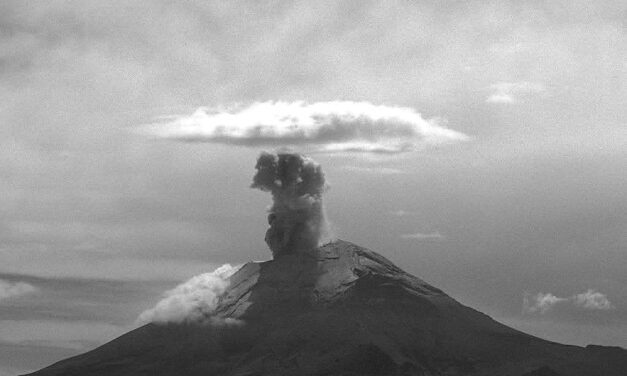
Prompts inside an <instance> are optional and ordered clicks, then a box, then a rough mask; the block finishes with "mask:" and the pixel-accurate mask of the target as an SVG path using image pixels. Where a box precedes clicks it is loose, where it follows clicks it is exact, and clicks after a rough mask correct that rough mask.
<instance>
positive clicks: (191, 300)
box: [138, 264, 239, 323]
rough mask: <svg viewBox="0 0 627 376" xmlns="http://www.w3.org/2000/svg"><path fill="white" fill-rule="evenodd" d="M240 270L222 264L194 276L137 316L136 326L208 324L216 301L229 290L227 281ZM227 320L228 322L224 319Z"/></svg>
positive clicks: (210, 321)
mask: <svg viewBox="0 0 627 376" xmlns="http://www.w3.org/2000/svg"><path fill="white" fill-rule="evenodd" d="M237 270H239V266H231V265H230V264H224V265H222V266H221V267H219V268H217V269H216V270H214V271H212V272H210V273H204V274H200V275H197V276H195V277H193V278H191V279H189V280H188V281H187V282H184V283H181V284H180V285H178V286H176V287H175V288H173V289H172V290H169V291H166V292H165V293H164V297H163V299H161V301H159V302H158V303H157V305H155V306H154V307H153V308H150V309H148V310H146V311H144V312H142V313H141V314H140V315H139V318H138V321H139V322H154V323H167V322H175V323H181V322H209V323H214V322H215V321H216V319H215V318H214V317H213V316H212V314H213V313H214V311H215V308H216V307H217V304H218V298H219V297H220V295H221V294H222V293H223V292H224V291H226V289H227V287H228V286H229V277H230V276H232V275H233V274H234V273H235V272H236V271H237ZM227 320H228V319H227Z"/></svg>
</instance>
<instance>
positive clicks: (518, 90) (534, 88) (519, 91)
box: [486, 81, 546, 103]
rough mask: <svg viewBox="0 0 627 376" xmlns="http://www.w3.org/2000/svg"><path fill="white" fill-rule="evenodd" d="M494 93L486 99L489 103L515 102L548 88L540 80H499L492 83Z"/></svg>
mask: <svg viewBox="0 0 627 376" xmlns="http://www.w3.org/2000/svg"><path fill="white" fill-rule="evenodd" d="M490 90H491V91H492V93H491V94H490V96H488V98H487V99H486V102H488V103H514V102H516V101H517V100H518V99H519V98H520V97H521V96H523V95H529V94H537V93H541V92H544V91H545V90H546V88H545V86H544V85H543V84H542V83H539V82H528V81H521V82H497V83H495V84H493V85H490Z"/></svg>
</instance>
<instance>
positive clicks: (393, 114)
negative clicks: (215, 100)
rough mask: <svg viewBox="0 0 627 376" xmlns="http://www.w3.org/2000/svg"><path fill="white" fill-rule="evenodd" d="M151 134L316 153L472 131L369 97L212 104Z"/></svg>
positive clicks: (403, 144)
mask: <svg viewBox="0 0 627 376" xmlns="http://www.w3.org/2000/svg"><path fill="white" fill-rule="evenodd" d="M144 130H145V131H147V132H148V133H149V134H152V135H155V136H157V137H161V138H168V139H175V140H181V141H188V142H214V143H224V144H235V145H246V146H308V147H309V149H310V150H311V151H316V152H344V151H352V152H367V153H400V152H406V151H412V150H416V149H418V148H420V147H422V146H429V145H441V144H447V143H452V142H459V141H463V140H466V139H467V138H468V136H466V135H465V134H463V133H460V132H457V131H454V130H452V129H448V128H446V127H444V126H443V125H440V124H438V121H437V120H435V119H430V120H425V119H424V118H423V117H422V116H421V115H420V114H419V113H418V112H416V111H415V110H414V109H412V108H409V107H395V106H384V105H374V104H372V103H369V102H350V101H333V102H316V103H306V102H303V101H296V102H256V103H253V104H251V105H249V106H246V107H241V106H240V107H233V108H206V107H202V108H199V109H198V110H196V112H194V113H193V114H191V115H186V116H175V117H169V118H167V119H166V120H164V121H162V122H157V123H154V124H149V125H147V126H145V127H144Z"/></svg>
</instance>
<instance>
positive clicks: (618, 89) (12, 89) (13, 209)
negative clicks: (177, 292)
mask: <svg viewBox="0 0 627 376" xmlns="http://www.w3.org/2000/svg"><path fill="white" fill-rule="evenodd" d="M626 20H627V4H626V3H625V2H624V1H619V0H616V1H535V0H531V1H511V2H510V1H446V2H440V1H438V2H436V1H411V2H410V1H398V2H395V1H385V2H383V1H382V2H370V1H363V0H355V1H344V2H323V1H315V2H300V3H299V2H294V3H291V2H279V1H254V2H253V1H251V2H244V1H229V2H206V1H198V2H194V1H188V2H177V3H175V4H173V3H171V2H169V1H163V2H160V1H150V2H137V1H119V2H115V1H106V2H103V1H81V2H69V1H45V2H35V1H2V2H1V3H0V375H2V376H5V374H7V375H9V374H14V373H16V372H22V371H26V370H33V369H36V368H38V367H42V366H45V365H48V364H50V363H51V362H54V361H57V360H60V359H62V358H65V357H67V356H71V355H74V354H78V353H81V352H84V351H86V350H88V349H91V348H94V347H95V346H97V345H99V344H102V343H104V342H106V341H108V340H110V339H113V338H115V337H116V336H118V335H120V334H122V333H124V332H125V331H127V330H129V329H131V328H133V327H134V325H135V319H136V318H137V316H138V315H139V314H140V313H141V312H142V311H144V310H146V309H148V308H150V307H151V306H153V305H154V304H155V302H157V301H158V300H159V299H160V297H161V293H162V292H163V291H164V290H167V289H169V288H172V287H173V286H175V285H176V284H178V283H179V282H181V281H183V280H185V279H187V278H189V277H191V276H193V275H196V274H198V273H201V272H207V271H211V270H213V269H215V268H216V267H217V266H219V265H222V264H224V263H232V264H238V263H243V262H246V261H248V260H264V259H268V258H270V252H269V250H268V249H267V247H266V244H265V243H264V240H263V238H264V233H265V230H266V225H267V224H266V213H265V211H266V209H267V207H268V205H269V204H270V197H269V195H267V194H265V193H263V192H260V191H257V190H252V189H250V188H249V187H250V183H251V179H252V176H253V173H254V165H255V160H256V158H257V156H258V155H259V153H260V152H261V151H262V150H268V151H273V150H275V149H276V148H278V147H281V146H284V145H282V142H283V141H285V140H282V139H281V138H280V137H274V136H272V135H270V137H269V138H268V137H267V138H266V139H263V140H261V141H260V142H257V141H255V140H253V141H255V142H252V141H251V142H247V141H246V140H248V138H247V137H248V136H247V134H246V132H247V131H248V130H249V129H253V128H254V126H255V124H253V123H250V124H249V123H246V122H242V123H240V122H239V120H240V118H238V117H237V116H240V115H241V116H244V115H242V112H244V114H249V115H250V114H252V115H255V114H258V113H259V112H255V111H258V108H257V107H255V106H259V105H262V106H264V105H265V106H267V107H268V106H269V109H268V108H265V110H264V111H275V110H276V111H277V114H278V115H276V116H277V118H281V119H282V117H281V116H283V114H284V112H282V111H288V110H289V111H300V112H299V115H298V116H296V117H295V119H297V120H298V119H301V120H302V119H309V118H310V117H311V116H312V115H311V114H312V113H314V114H319V111H322V112H323V113H324V114H327V112H324V111H331V112H332V113H335V112H337V111H339V112H341V111H344V108H345V107H346V106H349V107H350V105H351V104H353V105H356V104H361V105H362V106H366V107H363V108H361V107H360V108H361V110H359V111H365V112H366V113H368V114H378V113H380V111H382V108H393V109H396V110H394V111H401V112H403V111H404V112H403V113H404V114H405V115H407V116H408V119H409V118H411V119H413V120H411V121H409V120H408V122H406V123H404V124H405V125H403V127H398V128H395V129H396V130H395V131H394V132H399V133H393V136H394V137H396V136H398V135H407V134H409V135H410V136H411V137H412V142H411V143H409V144H405V143H402V144H401V143H398V140H399V138H398V137H397V138H394V139H391V140H389V139H384V140H383V141H381V140H380V139H378V138H376V139H374V140H370V141H371V142H370V141H369V142H370V143H368V144H367V145H366V146H364V145H363V144H359V145H357V147H355V145H354V144H353V143H352V141H353V139H352V138H350V137H352V136H350V134H349V136H346V135H347V133H342V132H340V133H338V134H331V135H329V134H328V133H325V132H322V133H320V132H318V130H314V131H315V132H318V133H315V132H314V133H313V136H311V137H304V138H302V139H299V138H298V137H300V136H302V135H300V136H298V135H297V136H295V138H294V137H292V138H290V137H291V136H292V135H290V134H288V136H289V137H288V141H289V142H290V143H295V144H297V145H296V146H294V150H297V151H303V152H307V153H311V155H312V156H313V158H315V159H316V160H317V161H318V162H320V163H321V164H322V166H323V169H324V171H325V172H326V176H327V179H328V181H329V184H330V186H331V188H330V190H329V191H328V193H327V194H326V195H325V202H326V205H327V212H328V217H329V219H330V221H331V222H332V223H333V226H334V230H335V233H336V235H337V236H338V237H339V238H342V239H345V240H349V241H352V242H355V243H358V244H360V245H363V246H366V247H368V248H371V249H373V250H375V251H378V252H380V253H381V254H383V255H384V256H386V257H387V258H389V259H391V260H392V261H393V262H394V263H396V264H397V265H400V266H402V267H403V268H404V269H406V270H407V271H408V272H410V273H413V274H415V275H417V276H419V277H420V278H423V279H425V280H426V281H428V282H430V283H431V284H433V285H435V286H437V287H439V288H441V289H443V290H444V291H445V292H447V293H448V294H449V295H451V296H452V297H454V298H455V299H458V300H459V301H460V302H462V303H464V304H467V305H470V306H472V307H474V308H476V309H479V310H480V311H483V312H485V313H487V314H489V315H491V316H492V317H494V318H495V319H497V320H499V321H501V322H504V323H506V324H508V325H511V326H513V327H515V328H519V329H522V330H524V331H526V332H528V333H531V334H535V335H539V336H541V337H543V338H548V339H551V340H555V341H561V342H566V343H572V344H579V345H585V344H588V343H596V344H605V345H620V346H624V347H627V273H625V270H627V198H626V197H627V194H626V193H627V174H626V173H625V171H626V170H627V129H626V124H625V121H626V120H625V119H627V116H626V115H627V111H626V108H627V105H626V99H627V63H626V62H627V48H626V46H627V43H626V42H627V35H626V32H625V26H626ZM327 102H334V103H335V102H337V103H340V102H341V103H343V105H340V106H339V107H333V109H332V110H328V108H327V107H324V106H326V105H325V103H327ZM349 102H350V103H349ZM276 103H282V105H285V106H287V107H289V106H292V107H289V108H291V109H288V110H285V108H281V109H276V108H274V107H273V106H275V104H276ZM321 103H322V104H321ZM337 103H336V104H337ZM364 103H365V104H364ZM327 105H328V104H327ZM308 106H309V107H308ZM311 106H314V107H311ZM315 106H318V107H315ZM320 106H322V107H320ZM368 106H371V107H368ZM377 106H379V107H377ZM380 106H386V107H380ZM294 108H295V109H294ZM312 108H314V109H315V111H314V110H312ZM321 108H323V109H321ZM377 108H378V110H377ZM399 108H400V109H399ZM199 109H200V110H199ZM262 109H263V108H262ZM246 111H248V112H246ZM312 111H313V112H312ZM333 111H335V112H333ZM264 113H265V112H264ZM216 114H217V115H224V114H226V115H228V116H235V118H234V119H235V120H237V121H235V124H238V126H241V127H242V128H241V129H240V130H239V131H241V132H240V133H237V134H236V135H235V136H237V137H240V136H242V134H243V135H244V136H242V137H244V139H245V140H244V141H242V140H239V139H238V140H239V141H238V142H232V141H233V140H232V137H231V136H233V135H231V134H227V135H226V137H218V139H216V137H214V136H215V134H214V133H211V132H208V131H206V126H207V124H209V123H210V124H213V123H211V121H213V120H215V119H214V118H215V116H217V115H216ZM405 115H403V116H405ZM290 116H291V115H290ZM301 116H302V117H301ZM316 116H317V115H316ZM324 116H326V115H324ZM368 116H370V115H368ZM372 116H375V115H372ZM399 116H400V115H399ZM199 119H200V120H199ZM229 119H230V118H229ZM377 121H378V120H377ZM207 122H208V123H207ZM369 124H370V125H372V124H375V126H381V127H390V126H391V125H390V123H389V122H387V120H385V119H384V120H381V122H380V123H377V122H376V121H375V122H374V123H369ZM408 124H409V125H408ZM155 125H157V126H161V128H159V129H161V130H166V131H167V132H165V131H164V132H165V133H163V132H161V133H159V132H154V129H152V128H151V129H152V130H153V132H152V133H151V132H147V131H146V127H147V126H148V127H154V126H155ZM214 125H215V124H214ZM184 126H186V127H187V128H185V127H184ZM190 127H191V128H190ZM203 127H205V128H203ZM247 127H248V128H247ZM251 127H252V128H251ZM375 128H376V127H375ZM203 129H204V130H203ZM351 129H353V130H354V128H351ZM385 129H388V128H385ZM177 132H178V133H177ZM181 132H182V133H181ZM242 132H243V133H242ZM408 132H409V133H408ZM349 133H350V132H349ZM321 135H322V136H321ZM338 135H341V136H342V137H344V138H342V139H341V140H340V139H338V138H337V137H340V136H338ZM382 135H384V136H385V137H388V136H389V134H388V133H387V131H386V132H383V133H382ZM433 135H436V136H433ZM222 136H224V135H222ZM235 136H233V137H235ZM275 136H276V135H275ZM432 136H433V137H435V138H433V137H432ZM251 137H252V136H251ZM286 137H287V136H286ZM346 137H348V138H346ZM382 137H383V136H382ZM430 137H431V138H430ZM240 138H241V137H240ZM340 138H341V137H340ZM251 139H252V138H251ZM434 140H435V141H434ZM188 141H194V142H188ZM236 141H237V140H236ZM337 141H340V142H339V144H338V143H337ZM380 141H381V142H383V143H380ZM443 141H446V142H443ZM286 142H287V141H286Z"/></svg>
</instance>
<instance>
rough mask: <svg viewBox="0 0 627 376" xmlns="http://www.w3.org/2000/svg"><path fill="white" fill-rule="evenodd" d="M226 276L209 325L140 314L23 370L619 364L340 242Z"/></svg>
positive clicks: (506, 369) (434, 370)
mask: <svg viewBox="0 0 627 376" xmlns="http://www.w3.org/2000/svg"><path fill="white" fill-rule="evenodd" d="M230 282H231V284H230V287H229V289H228V290H227V291H226V292H225V294H224V295H223V296H222V297H221V300H220V303H219V305H218V307H217V309H216V311H215V313H214V314H213V318H212V320H211V321H212V322H213V325H198V324H168V325H156V324H148V325H145V326H143V327H141V328H138V329H136V330H134V331H132V332H130V333H127V334H125V335H123V336H121V337H119V338H117V339H115V340H113V341H111V342H109V343H107V344H105V345H103V346H101V347H99V348H97V349H95V350H93V351H90V352H88V353H85V354H83V355H79V356H77V357H74V358H70V359H67V360H64V361H61V362H59V363H56V364H54V365H52V366H50V367H47V368H45V369H43V370H40V371H38V372H35V373H33V374H32V375H37V376H53V375H68V376H70V375H90V376H94V375H108V376H122V375H240V376H244V375H329V376H331V375H495V376H496V375H499V376H507V375H512V376H522V375H536V376H538V375H562V376H577V375H581V376H584V375H585V376H593V375H599V376H601V375H603V376H613V375H615V376H619V375H622V376H624V375H626V374H627V351H625V350H623V349H619V348H604V347H600V346H593V347H588V348H581V347H577V346H566V345H560V344H556V343H552V342H548V341H545V340H541V339H539V338H536V337H533V336H530V335H527V334H524V333H521V332H519V331H516V330H514V329H511V328H509V327H507V326H504V325H502V324H499V323H498V322H496V321H494V320H492V319H491V318H490V317H488V316H486V315H484V314H482V313H480V312H478V311H475V310H473V309H471V308H468V307H465V306H463V305H461V304H460V303H458V302H456V301H455V300H454V299H452V298H450V297H449V296H448V295H446V294H445V293H444V292H442V291H441V290H439V289H437V288H435V287H433V286H431V285H429V284H427V283H426V282H424V281H422V280H420V279H418V278H416V277H414V276H412V275H409V274H407V273H405V272H404V271H402V270H401V269H399V268H398V267H396V266H395V265H393V264H392V263H391V262H389V261H388V260H386V259H385V258H383V257H382V256H380V255H378V254H377V253H375V252H372V251H370V250H367V249H364V248H362V247H359V246H357V245H354V244H352V243H349V242H344V241H337V242H334V243H330V244H327V245H325V246H322V247H320V248H317V249H315V250H311V251H309V252H307V253H300V254H286V255H282V256H281V257H278V258H277V259H275V260H272V261H267V262H263V263H248V264H246V265H244V266H243V267H242V268H241V269H240V270H239V271H238V272H237V273H235V274H234V275H233V276H231V278H230Z"/></svg>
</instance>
